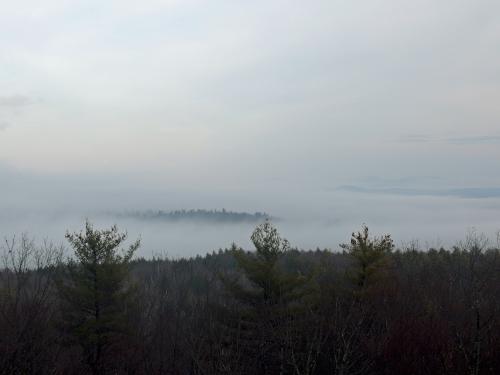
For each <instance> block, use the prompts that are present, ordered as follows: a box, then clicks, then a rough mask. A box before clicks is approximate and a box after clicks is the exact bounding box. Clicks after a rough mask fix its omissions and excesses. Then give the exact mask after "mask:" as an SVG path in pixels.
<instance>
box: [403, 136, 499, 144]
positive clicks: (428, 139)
mask: <svg viewBox="0 0 500 375" xmlns="http://www.w3.org/2000/svg"><path fill="white" fill-rule="evenodd" d="M396 142H398V143H447V144H450V145H473V144H485V143H500V135H497V134H491V135H473V136H454V137H444V136H437V135H436V136H433V135H430V134H408V135H403V136H401V137H399V138H397V140H396Z"/></svg>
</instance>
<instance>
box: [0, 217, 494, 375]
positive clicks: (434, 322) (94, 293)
mask: <svg viewBox="0 0 500 375" xmlns="http://www.w3.org/2000/svg"><path fill="white" fill-rule="evenodd" d="M66 237H67V240H68V247H69V248H70V249H72V250H73V251H74V256H73V257H72V258H71V260H65V259H63V258H62V249H61V248H60V247H56V246H54V245H52V244H50V243H44V244H42V245H39V244H35V243H33V241H31V240H30V239H29V238H28V237H27V236H23V237H22V238H18V239H14V240H11V241H6V242H5V243H4V246H3V248H2V261H3V263H2V268H1V272H0V353H2V355H1V356H0V373H1V374H82V373H90V374H297V375H298V374H450V375H451V374H498V373H500V355H499V353H500V249H499V246H498V243H495V242H488V241H487V240H486V239H485V238H484V237H483V236H482V235H480V234H477V233H475V232H471V233H468V234H466V235H465V236H464V240H462V241H459V242H457V245H456V246H455V247H453V248H450V249H444V248H441V249H426V250H425V251H424V250H422V249H420V248H419V247H418V243H416V242H414V243H411V244H409V245H408V246H405V247H404V248H401V249H397V248H395V247H394V244H393V241H392V239H391V237H390V235H382V236H373V235H372V234H371V233H369V231H368V228H367V227H363V228H362V229H361V230H360V231H359V232H355V233H353V234H352V237H351V241H350V242H349V243H348V244H344V245H342V246H341V247H340V249H334V251H332V250H320V249H317V250H309V251H305V250H298V249H295V248H293V247H291V246H290V244H289V243H288V242H287V241H286V240H285V239H284V238H282V237H281V236H280V234H279V233H278V231H277V230H276V228H275V227H274V226H273V225H272V224H271V223H270V222H268V221H266V222H265V223H263V224H261V225H259V226H257V228H256V229H255V231H254V233H253V234H252V236H251V239H252V242H253V244H254V246H255V248H254V249H245V250H243V249H241V248H240V247H238V246H237V245H235V244H233V245H232V246H231V247H230V248H228V249H224V250H220V251H218V252H213V253H210V254H207V255H206V256H198V257H196V258H192V259H176V260H172V259H158V258H155V259H134V252H135V250H136V249H137V247H138V246H139V245H140V244H139V242H133V243H132V244H131V245H130V246H128V247H126V248H125V249H123V250H120V249H121V246H122V244H123V243H124V241H125V239H126V236H125V235H124V234H121V233H120V232H119V231H118V230H117V229H116V228H115V227H113V228H111V229H109V230H97V229H95V228H94V227H93V226H92V225H91V224H90V223H87V225H86V227H85V229H84V230H83V231H82V232H81V233H73V234H72V233H68V234H67V236H66Z"/></svg>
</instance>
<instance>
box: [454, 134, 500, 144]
mask: <svg viewBox="0 0 500 375" xmlns="http://www.w3.org/2000/svg"><path fill="white" fill-rule="evenodd" d="M446 141H447V142H448V143H450V144H457V145H461V144H483V143H500V135H486V136H471V137H451V138H448V139H447V140H446Z"/></svg>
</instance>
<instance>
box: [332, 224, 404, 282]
mask: <svg viewBox="0 0 500 375" xmlns="http://www.w3.org/2000/svg"><path fill="white" fill-rule="evenodd" d="M340 247H341V248H342V249H344V250H345V251H347V253H348V254H350V255H351V256H352V257H353V259H354V261H355V270H354V274H353V275H351V276H352V278H353V281H354V282H355V284H356V285H357V286H358V287H360V288H364V287H365V286H366V285H367V283H368V281H370V279H372V278H373V277H374V276H375V275H376V273H377V271H378V270H379V269H381V268H383V267H384V266H385V265H386V261H387V255H388V254H390V253H391V252H392V250H393V249H394V243H393V240H392V238H391V236H390V235H389V234H386V235H383V236H382V237H380V238H378V237H375V238H373V239H371V238H370V237H369V234H368V227H367V226H366V225H364V226H363V228H362V229H361V231H358V232H354V233H352V237H351V243H350V244H342V245H340Z"/></svg>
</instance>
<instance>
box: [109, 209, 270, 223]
mask: <svg viewBox="0 0 500 375" xmlns="http://www.w3.org/2000/svg"><path fill="white" fill-rule="evenodd" d="M114 216H116V217H119V218H134V219H139V220H154V221H168V222H177V221H196V222H212V223H258V222H262V221H264V220H270V219H272V217H271V216H270V215H268V214H267V213H263V212H255V213H248V212H234V211H227V210H226V209H224V208H223V209H222V210H204V209H196V210H194V209H191V210H175V211H163V210H158V211H156V210H146V211H128V212H125V213H118V214H114Z"/></svg>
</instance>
